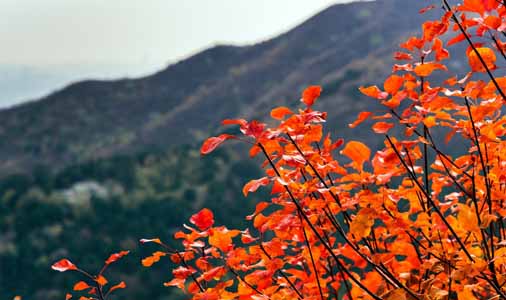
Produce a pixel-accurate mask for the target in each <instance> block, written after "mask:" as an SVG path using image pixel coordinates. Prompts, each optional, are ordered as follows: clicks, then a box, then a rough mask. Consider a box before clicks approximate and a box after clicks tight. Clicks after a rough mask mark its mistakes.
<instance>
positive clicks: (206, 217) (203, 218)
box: [190, 208, 214, 230]
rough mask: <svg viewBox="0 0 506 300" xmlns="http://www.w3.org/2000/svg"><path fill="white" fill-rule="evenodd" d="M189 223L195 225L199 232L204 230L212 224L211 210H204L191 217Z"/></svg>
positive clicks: (212, 215)
mask: <svg viewBox="0 0 506 300" xmlns="http://www.w3.org/2000/svg"><path fill="white" fill-rule="evenodd" d="M190 222H191V223H192V224H195V225H196V226H197V227H198V228H199V229H200V230H206V229H207V228H209V227H211V226H212V225H213V224H214V214H213V212H212V211H211V210H209V209H207V208H204V209H202V210H201V211H199V212H198V213H196V214H194V215H192V216H191V218H190Z"/></svg>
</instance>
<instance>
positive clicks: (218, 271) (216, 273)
mask: <svg viewBox="0 0 506 300" xmlns="http://www.w3.org/2000/svg"><path fill="white" fill-rule="evenodd" d="M226 273H227V270H226V269H225V268H224V267H215V268H212V269H211V270H209V271H207V272H204V274H202V278H203V279H204V280H205V281H211V280H212V279H215V280H219V279H220V278H221V277H223V275H225V274H226Z"/></svg>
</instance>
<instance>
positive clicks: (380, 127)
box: [372, 122, 394, 134]
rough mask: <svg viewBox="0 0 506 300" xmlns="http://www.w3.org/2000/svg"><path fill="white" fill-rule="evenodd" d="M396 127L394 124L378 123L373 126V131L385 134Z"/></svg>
mask: <svg viewBox="0 0 506 300" xmlns="http://www.w3.org/2000/svg"><path fill="white" fill-rule="evenodd" d="M393 127H394V124H392V123H387V122H377V123H376V124H374V125H373V126H372V130H374V132H376V133H380V134H385V133H387V132H388V131H389V130H390V129H392V128H393Z"/></svg>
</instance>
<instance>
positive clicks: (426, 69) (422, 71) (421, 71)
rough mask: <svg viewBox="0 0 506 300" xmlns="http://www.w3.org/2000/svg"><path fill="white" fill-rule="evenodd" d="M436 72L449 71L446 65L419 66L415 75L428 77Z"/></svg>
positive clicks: (433, 63)
mask: <svg viewBox="0 0 506 300" xmlns="http://www.w3.org/2000/svg"><path fill="white" fill-rule="evenodd" d="M435 70H448V69H447V68H446V66H445V65H443V64H440V63H435V62H428V63H424V64H419V65H417V66H416V67H415V74H416V75H418V76H421V77H427V76H429V75H430V74H432V72H434V71H435Z"/></svg>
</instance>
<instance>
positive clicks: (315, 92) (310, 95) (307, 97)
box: [302, 85, 322, 106]
mask: <svg viewBox="0 0 506 300" xmlns="http://www.w3.org/2000/svg"><path fill="white" fill-rule="evenodd" d="M321 92H322V88H321V87H320V86H317V85H313V86H310V87H308V88H307V89H305V90H304V92H303V93H302V102H304V103H305V104H306V105H307V106H311V105H313V104H314V102H315V101H316V99H317V98H318V97H320V94H321Z"/></svg>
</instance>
